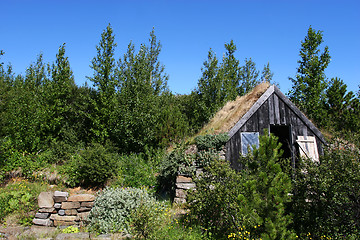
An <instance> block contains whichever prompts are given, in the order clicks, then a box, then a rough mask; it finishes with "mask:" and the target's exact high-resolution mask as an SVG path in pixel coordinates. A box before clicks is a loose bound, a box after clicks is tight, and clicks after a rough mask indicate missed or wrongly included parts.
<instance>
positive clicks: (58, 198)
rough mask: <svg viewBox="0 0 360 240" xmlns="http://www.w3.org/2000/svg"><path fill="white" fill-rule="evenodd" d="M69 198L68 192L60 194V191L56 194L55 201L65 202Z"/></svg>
mask: <svg viewBox="0 0 360 240" xmlns="http://www.w3.org/2000/svg"><path fill="white" fill-rule="evenodd" d="M68 197H69V193H68V192H60V191H55V192H54V201H55V202H64V201H66V200H67V199H68Z"/></svg>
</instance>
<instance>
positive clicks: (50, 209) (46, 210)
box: [39, 207, 56, 213]
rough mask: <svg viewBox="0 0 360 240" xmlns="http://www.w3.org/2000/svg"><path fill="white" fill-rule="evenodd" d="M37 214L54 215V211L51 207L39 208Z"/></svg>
mask: <svg viewBox="0 0 360 240" xmlns="http://www.w3.org/2000/svg"><path fill="white" fill-rule="evenodd" d="M39 212H41V213H54V212H56V211H55V208H53V207H51V208H40V209H39Z"/></svg>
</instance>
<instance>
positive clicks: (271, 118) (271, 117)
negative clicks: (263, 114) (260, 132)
mask: <svg viewBox="0 0 360 240" xmlns="http://www.w3.org/2000/svg"><path fill="white" fill-rule="evenodd" d="M268 102H269V104H268V105H269V121H270V124H275V120H274V118H275V116H274V115H275V112H274V95H271V96H270V97H269V99H268Z"/></svg>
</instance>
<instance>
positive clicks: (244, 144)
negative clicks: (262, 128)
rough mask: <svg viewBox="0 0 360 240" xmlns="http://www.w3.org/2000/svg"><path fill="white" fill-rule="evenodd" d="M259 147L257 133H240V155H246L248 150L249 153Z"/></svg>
mask: <svg viewBox="0 0 360 240" xmlns="http://www.w3.org/2000/svg"><path fill="white" fill-rule="evenodd" d="M254 146H255V147H256V148H258V147H259V133H258V132H242V133H241V153H242V155H247V154H248V148H249V149H250V151H252V150H253V149H254Z"/></svg>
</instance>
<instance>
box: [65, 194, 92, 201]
mask: <svg viewBox="0 0 360 240" xmlns="http://www.w3.org/2000/svg"><path fill="white" fill-rule="evenodd" d="M94 200H95V196H94V195H92V194H77V195H73V196H70V197H69V198H68V202H91V201H94Z"/></svg>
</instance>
